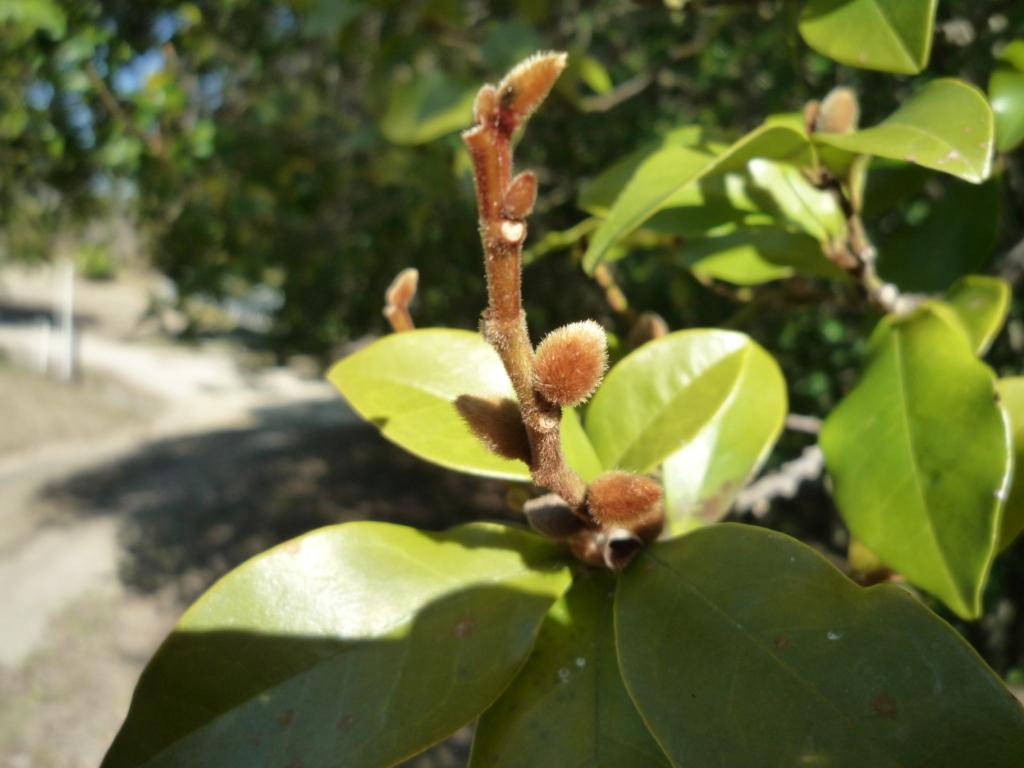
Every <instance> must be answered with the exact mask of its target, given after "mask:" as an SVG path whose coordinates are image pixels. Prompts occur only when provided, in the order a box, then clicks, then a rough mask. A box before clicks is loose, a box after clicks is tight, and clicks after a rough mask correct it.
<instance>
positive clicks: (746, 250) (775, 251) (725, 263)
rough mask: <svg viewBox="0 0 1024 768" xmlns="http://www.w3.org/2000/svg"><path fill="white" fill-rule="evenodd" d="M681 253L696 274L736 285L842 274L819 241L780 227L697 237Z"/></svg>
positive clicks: (685, 262) (839, 275)
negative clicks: (798, 275)
mask: <svg viewBox="0 0 1024 768" xmlns="http://www.w3.org/2000/svg"><path fill="white" fill-rule="evenodd" d="M678 253H679V257H680V260H681V262H682V263H684V264H685V265H686V266H687V267H689V268H690V269H691V270H692V271H693V273H694V274H695V275H697V276H699V277H702V278H705V279H708V278H711V279H715V280H723V281H725V282H728V283H733V284H735V285H760V284H762V283H767V282H770V281H772V280H780V279H782V278H786V277H791V276H792V275H794V274H797V273H798V272H801V273H805V274H814V275H823V276H827V277H834V278H840V277H841V273H840V271H839V270H838V269H837V268H836V267H835V266H834V265H833V264H832V263H831V262H830V261H828V259H826V258H825V255H824V253H823V251H822V244H821V243H820V242H819V241H817V240H815V239H814V238H813V237H811V236H810V235H808V234H806V233H804V232H794V231H789V230H785V229H780V228H778V227H744V228H742V229H738V230H736V231H735V232H730V233H729V234H725V235H719V236H717V237H701V238H695V239H693V240H690V241H688V242H686V243H684V244H683V245H682V246H681V247H680V248H679V251H678Z"/></svg>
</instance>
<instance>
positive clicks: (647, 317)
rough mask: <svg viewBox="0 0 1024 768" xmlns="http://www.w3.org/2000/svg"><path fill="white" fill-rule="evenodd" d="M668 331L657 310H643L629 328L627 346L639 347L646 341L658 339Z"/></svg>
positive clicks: (666, 324) (663, 319)
mask: <svg viewBox="0 0 1024 768" xmlns="http://www.w3.org/2000/svg"><path fill="white" fill-rule="evenodd" d="M667 333H668V323H666V322H665V318H663V317H662V316H661V315H659V314H658V313H657V312H644V313H642V314H641V315H640V316H639V317H638V318H637V319H636V322H635V323H633V327H632V328H630V329H629V346H630V347H631V348H632V349H636V348H637V347H641V346H643V345H644V344H646V343H647V342H648V341H653V340H654V339H660V338H661V337H662V336H664V335H666V334H667Z"/></svg>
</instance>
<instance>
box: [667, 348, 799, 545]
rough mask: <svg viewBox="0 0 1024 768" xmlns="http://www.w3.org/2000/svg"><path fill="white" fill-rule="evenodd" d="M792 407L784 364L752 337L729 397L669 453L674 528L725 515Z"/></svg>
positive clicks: (669, 502)
mask: <svg viewBox="0 0 1024 768" xmlns="http://www.w3.org/2000/svg"><path fill="white" fill-rule="evenodd" d="M684 407H685V406H684ZM786 411H787V399H786V381H785V379H783V377H782V372H781V371H780V370H779V366H778V365H777V364H776V362H775V360H773V359H772V357H771V355H769V354H768V353H767V352H765V351H764V350H763V349H761V347H759V346H757V345H756V344H753V343H752V342H751V343H750V346H749V351H748V353H747V359H746V364H745V365H744V366H743V368H742V369H741V370H740V372H739V375H738V376H737V379H736V381H735V383H734V384H733V386H732V388H731V390H730V392H729V394H728V399H727V400H726V401H725V402H724V403H723V404H722V405H721V406H720V407H719V408H718V411H717V412H716V413H715V415H714V416H713V417H712V418H711V419H710V420H709V421H708V422H707V423H706V424H705V425H704V426H703V427H702V428H701V430H700V431H699V432H698V433H697V434H696V435H695V436H694V437H693V438H692V439H691V440H690V441H689V442H687V444H686V445H685V446H684V447H683V448H682V449H680V450H678V451H676V452H675V453H673V454H672V455H671V456H669V457H668V458H667V459H665V463H664V467H663V469H662V483H663V484H664V486H665V511H666V515H667V518H668V524H667V528H668V531H669V533H670V534H681V533H685V532H686V531H688V530H690V529H692V528H694V527H696V526H697V525H702V524H706V523H712V522H717V521H718V520H721V519H722V518H723V517H725V515H726V514H727V513H728V512H729V508H730V507H731V506H732V503H733V502H734V501H735V499H736V496H737V495H738V494H739V492H740V491H741V490H742V489H743V487H744V486H745V485H746V484H747V482H748V481H749V480H750V479H751V478H752V477H753V476H754V475H755V474H756V473H757V471H758V470H759V469H760V468H761V465H762V464H763V463H764V461H765V459H767V458H768V454H769V453H771V450H772V446H774V445H775V441H776V440H778V438H779V434H780V433H781V432H782V427H783V424H784V422H785V419H786Z"/></svg>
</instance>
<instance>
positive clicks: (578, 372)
mask: <svg viewBox="0 0 1024 768" xmlns="http://www.w3.org/2000/svg"><path fill="white" fill-rule="evenodd" d="M565 63H566V56H565V54H564V53H541V54H536V55H534V56H531V57H530V58H528V59H526V60H525V61H523V62H522V63H520V64H519V65H517V66H516V67H515V68H514V69H512V71H511V72H509V73H508V74H507V75H506V76H505V78H504V79H503V80H502V81H501V82H500V83H498V84H497V85H496V86H495V85H485V86H483V87H482V88H481V89H480V92H479V93H478V94H477V98H476V102H475V104H474V106H473V116H474V120H475V125H474V126H473V127H472V128H470V129H469V130H467V131H465V132H464V133H463V134H462V138H463V141H465V143H466V146H467V147H468V149H469V154H470V157H471V158H472V161H473V171H474V178H475V181H476V196H477V207H478V209H479V215H480V238H481V241H482V243H483V251H484V268H485V273H486V277H487V296H488V305H487V309H486V310H485V311H484V313H483V318H482V323H481V329H482V332H483V335H484V338H485V339H486V340H487V341H488V343H490V344H491V346H492V347H494V349H495V351H497V353H498V356H499V357H500V358H501V362H502V364H503V365H504V367H505V370H506V372H507V373H508V376H509V378H510V379H511V381H512V386H513V389H514V390H515V394H516V401H517V402H513V401H511V400H491V399H487V398H482V397H476V396H473V395H463V396H462V397H460V398H458V400H457V401H456V403H455V405H456V408H458V410H459V413H460V414H461V415H462V417H463V419H465V421H466V423H467V424H468V425H469V427H470V429H471V430H472V431H473V433H474V434H475V435H476V436H477V437H478V438H479V439H480V440H481V442H483V444H484V445H486V446H487V447H488V448H489V449H490V450H492V451H493V452H495V453H497V454H499V455H501V456H505V457H507V458H514V459H521V460H523V461H525V462H526V464H527V466H529V468H530V473H531V476H532V477H533V480H534V482H535V483H536V484H537V485H539V486H542V487H544V488H546V489H548V490H549V491H551V493H550V494H548V495H546V496H542V497H540V498H538V499H534V500H533V501H531V502H529V503H528V504H527V505H526V515H527V518H528V520H529V521H530V523H531V525H532V526H533V527H534V528H535V529H536V530H538V531H539V532H540V533H542V534H544V535H546V536H548V537H550V538H553V539H557V540H563V541H565V542H566V543H567V544H568V545H569V547H570V548H571V549H572V551H573V552H574V554H575V555H576V556H577V557H578V558H580V559H581V560H583V561H584V562H586V563H588V564H591V565H598V566H601V565H603V566H606V567H608V568H616V569H617V568H621V567H623V566H625V565H626V564H627V563H628V562H629V561H630V560H631V559H632V558H633V556H634V555H635V554H636V553H637V552H638V551H639V550H640V548H641V547H642V546H643V545H644V544H646V543H648V542H650V541H652V540H653V539H655V538H657V536H658V535H659V534H660V533H661V530H662V527H663V525H664V511H663V507H662V503H661V495H662V494H661V487H660V485H658V483H656V482H655V481H653V480H651V479H649V478H646V477H643V476H640V475H634V474H632V473H629V472H622V471H611V472H606V473H604V474H602V475H601V476H599V477H598V478H597V479H596V480H594V482H593V483H591V484H590V485H589V486H588V485H587V484H586V483H585V482H584V481H583V479H582V478H580V476H579V475H578V474H577V473H576V472H575V471H574V470H573V469H572V468H571V467H570V466H569V465H568V464H567V463H566V460H565V456H564V455H563V453H562V435H561V424H562V408H564V407H571V406H576V405H579V404H581V403H583V402H585V401H586V400H587V399H588V398H589V397H590V396H591V395H592V394H593V393H594V390H596V389H597V386H598V384H600V382H601V378H602V376H603V375H604V371H605V368H606V366H607V339H606V337H605V333H604V329H602V328H601V326H600V325H598V324H597V323H596V322H594V321H593V320H584V321H582V322H578V323H571V324H570V325H567V326H565V327H563V328H559V329H557V330H555V331H553V332H552V333H551V334H549V335H548V336H547V337H546V338H545V339H544V340H543V341H542V342H541V343H540V344H539V345H538V346H537V348H536V349H534V347H533V345H532V344H531V343H530V335H529V331H528V329H527V324H526V315H525V313H524V312H523V307H522V285H521V272H522V250H523V242H524V241H525V239H526V234H527V225H526V219H527V217H528V216H529V214H530V213H531V212H532V210H533V206H534V203H535V202H536V198H537V177H536V176H535V175H534V174H533V173H532V172H530V171H523V172H522V173H519V174H517V175H515V176H513V175H512V135H513V133H514V132H515V131H516V129H517V128H519V127H521V126H522V125H524V124H525V123H526V121H527V120H528V119H529V117H530V115H531V114H533V112H534V110H536V108H537V107H538V106H539V105H540V104H541V102H542V101H544V99H545V98H546V97H547V95H548V93H549V91H550V90H551V87H552V85H554V82H555V80H556V79H557V78H558V76H559V75H560V74H561V72H562V70H563V69H564V68H565Z"/></svg>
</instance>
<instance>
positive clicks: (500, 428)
mask: <svg viewBox="0 0 1024 768" xmlns="http://www.w3.org/2000/svg"><path fill="white" fill-rule="evenodd" d="M455 410H457V411H458V412H459V415H460V416H462V418H463V419H464V420H465V422H466V424H467V425H469V429H470V431H472V433H473V434H474V435H476V437H477V439H478V440H479V441H480V442H481V443H483V444H484V446H485V447H486V448H487V449H488V450H490V451H491V452H493V453H496V454H498V455H499V456H503V457H505V458H506V459H519V460H520V461H524V462H526V463H527V464H529V463H530V439H529V437H528V436H527V434H526V427H525V426H523V417H522V414H521V413H520V412H519V405H518V404H516V402H515V401H514V400H510V399H509V398H507V397H504V398H487V397H478V396H476V395H459V396H458V397H457V398H456V399H455Z"/></svg>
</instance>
